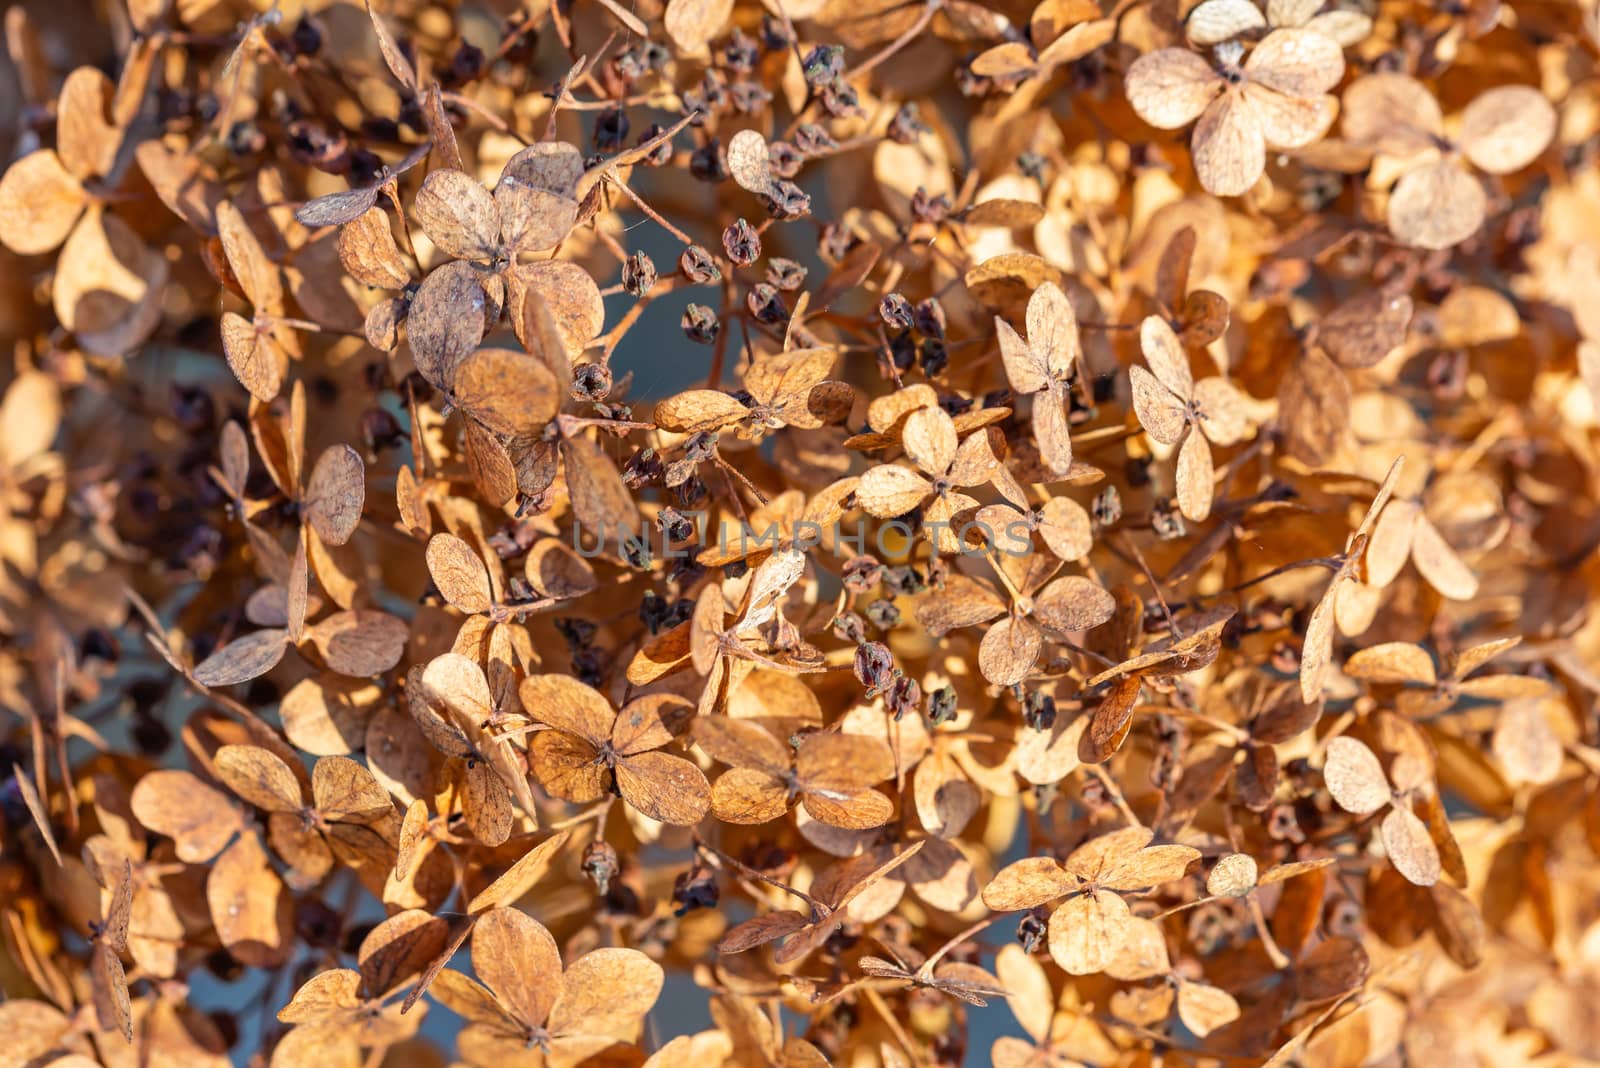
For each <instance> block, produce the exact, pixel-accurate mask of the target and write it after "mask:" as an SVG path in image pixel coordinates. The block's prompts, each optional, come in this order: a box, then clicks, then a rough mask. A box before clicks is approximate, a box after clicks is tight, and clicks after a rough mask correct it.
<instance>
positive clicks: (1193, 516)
mask: <svg viewBox="0 0 1600 1068" xmlns="http://www.w3.org/2000/svg"><path fill="white" fill-rule="evenodd" d="M1215 480H1216V471H1215V469H1214V468H1213V467H1212V466H1211V446H1209V445H1207V444H1206V436H1205V435H1204V434H1202V433H1200V432H1199V431H1191V432H1190V434H1189V436H1188V437H1186V438H1184V439H1183V447H1182V448H1180V449H1179V450H1178V478H1177V481H1178V510H1179V511H1181V512H1182V513H1183V515H1184V518H1185V519H1190V520H1192V521H1194V522H1196V523H1199V522H1202V521H1203V520H1205V519H1206V517H1208V516H1209V515H1210V514H1211V497H1212V491H1213V488H1214V484H1215Z"/></svg>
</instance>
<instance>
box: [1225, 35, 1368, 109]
mask: <svg viewBox="0 0 1600 1068" xmlns="http://www.w3.org/2000/svg"><path fill="white" fill-rule="evenodd" d="M1244 71H1245V74H1247V75H1248V76H1249V78H1250V80H1251V81H1252V82H1256V83H1258V84H1261V85H1265V86H1267V87H1268V88H1270V89H1276V90H1277V91H1278V92H1280V93H1287V94H1288V95H1290V96H1317V95H1318V94H1321V93H1326V92H1328V90H1330V89H1332V88H1333V87H1334V86H1336V85H1338V84H1339V79H1340V78H1342V77H1344V50H1343V49H1342V48H1340V47H1339V42H1337V41H1335V40H1333V39H1332V38H1329V37H1324V36H1323V35H1322V34H1320V33H1318V32H1317V31H1315V30H1305V29H1294V28H1286V29H1281V30H1273V31H1272V32H1271V33H1269V34H1267V36H1266V37H1264V38H1262V39H1261V43H1260V44H1258V45H1256V47H1255V49H1254V50H1252V51H1251V53H1250V56H1249V58H1247V59H1246V60H1245V61H1244Z"/></svg>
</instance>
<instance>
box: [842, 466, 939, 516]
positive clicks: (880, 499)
mask: <svg viewBox="0 0 1600 1068" xmlns="http://www.w3.org/2000/svg"><path fill="white" fill-rule="evenodd" d="M932 492H933V484H932V483H930V482H929V481H928V480H927V479H925V478H923V477H922V476H921V475H919V474H917V473H916V472H915V471H913V470H911V468H909V467H900V466H898V465H896V464H879V465H878V466H877V467H872V468H868V469H867V473H866V474H864V475H862V476H861V482H860V483H859V484H858V485H857V486H856V500H857V501H858V502H860V504H861V508H862V510H863V511H865V512H866V513H867V514H868V515H872V516H877V517H878V518H879V519H893V518H894V517H896V516H902V515H905V514H906V513H907V512H910V511H912V510H914V509H915V508H916V507H917V506H918V505H919V504H921V503H922V502H923V501H925V500H927V498H928V495H929V494H930V493H932Z"/></svg>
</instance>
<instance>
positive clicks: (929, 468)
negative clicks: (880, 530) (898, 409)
mask: <svg viewBox="0 0 1600 1068" xmlns="http://www.w3.org/2000/svg"><path fill="white" fill-rule="evenodd" d="M900 442H901V445H902V446H903V447H904V448H905V450H906V456H907V457H908V458H909V459H910V460H911V462H912V463H914V464H916V465H917V466H918V467H920V468H921V469H922V470H923V471H924V472H926V473H927V474H928V475H931V476H935V477H939V476H942V475H944V474H945V472H946V471H948V470H949V469H950V465H951V464H952V463H954V462H955V458H956V445H957V441H956V426H955V424H954V423H953V422H951V421H950V416H949V415H947V414H945V411H944V409H942V408H918V409H917V410H916V411H914V412H912V413H911V415H910V416H909V417H908V418H907V419H906V423H905V427H904V428H903V429H902V430H901V434H900ZM857 492H858V493H859V492H860V491H859V489H858V491H857ZM911 507H913V508H914V507H916V505H915V504H913V505H912V506H911ZM901 511H902V512H903V511H910V509H909V508H907V509H901ZM892 514H893V515H899V514H901V513H900V512H894V513H892Z"/></svg>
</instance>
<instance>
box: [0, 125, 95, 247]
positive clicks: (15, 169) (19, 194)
mask: <svg viewBox="0 0 1600 1068" xmlns="http://www.w3.org/2000/svg"><path fill="white" fill-rule="evenodd" d="M87 199H88V198H87V196H86V194H85V193H84V191H83V186H81V185H79V184H78V180H77V179H76V178H74V177H73V176H72V175H71V174H69V173H67V169H66V168H65V167H63V166H62V165H61V159H60V157H59V156H57V155H56V154H55V153H54V152H53V151H51V150H50V149H48V148H42V149H39V150H38V151H35V152H30V153H29V154H28V155H26V156H23V157H22V158H21V159H19V160H17V161H16V162H15V163H13V164H12V165H11V166H10V167H9V168H8V169H7V170H6V172H5V174H4V176H0V243H4V244H5V246H6V247H7V248H9V249H11V251H13V252H15V253H17V254H18V255H22V256H37V255H39V254H40V253H44V252H49V251H50V250H51V249H53V248H55V247H56V246H57V245H59V244H61V242H63V241H65V240H66V239H67V234H69V233H71V232H72V227H73V225H74V224H76V223H77V221H78V216H79V215H81V214H83V206H84V204H85V203H86V202H87Z"/></svg>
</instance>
